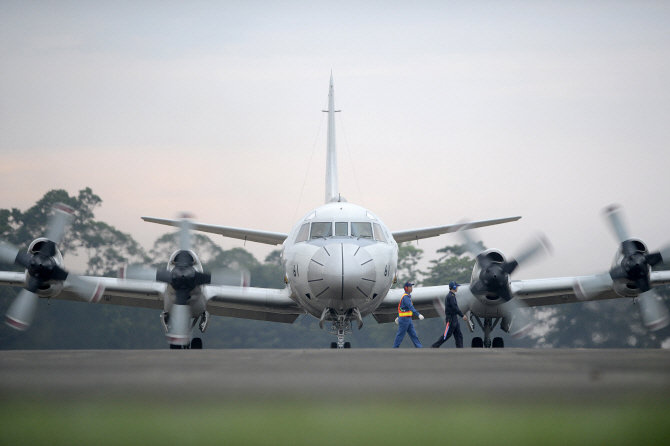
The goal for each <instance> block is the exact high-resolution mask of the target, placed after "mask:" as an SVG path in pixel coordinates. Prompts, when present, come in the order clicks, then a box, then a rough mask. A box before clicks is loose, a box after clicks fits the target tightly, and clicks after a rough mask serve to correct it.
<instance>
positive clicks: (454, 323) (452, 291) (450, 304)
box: [430, 282, 468, 348]
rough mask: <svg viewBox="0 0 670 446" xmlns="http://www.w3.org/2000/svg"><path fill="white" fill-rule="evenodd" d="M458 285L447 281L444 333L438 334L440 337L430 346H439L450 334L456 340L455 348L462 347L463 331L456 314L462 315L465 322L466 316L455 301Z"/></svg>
mask: <svg viewBox="0 0 670 446" xmlns="http://www.w3.org/2000/svg"><path fill="white" fill-rule="evenodd" d="M459 286H460V285H459V284H457V283H456V282H451V283H449V293H447V297H446V299H444V312H445V313H446V314H447V317H446V321H447V327H446V328H445V329H444V334H443V335H442V336H440V339H438V340H437V342H435V343H434V344H433V345H431V346H430V347H431V348H439V347H440V345H442V344H444V343H445V342H446V341H447V339H449V338H450V337H451V335H452V334H453V335H454V341H456V348H463V333H461V324H460V323H459V322H458V317H457V316H460V317H462V318H463V320H464V321H466V322H467V320H468V318H467V317H466V316H464V315H463V313H462V312H461V309H460V308H458V302H456V292H457V291H458V287H459Z"/></svg>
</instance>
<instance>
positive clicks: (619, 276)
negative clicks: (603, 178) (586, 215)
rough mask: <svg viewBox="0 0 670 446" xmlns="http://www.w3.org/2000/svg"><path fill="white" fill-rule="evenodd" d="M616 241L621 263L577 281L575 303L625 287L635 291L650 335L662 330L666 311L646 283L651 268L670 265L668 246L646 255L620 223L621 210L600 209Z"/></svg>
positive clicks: (669, 319) (668, 318)
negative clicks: (618, 243) (665, 264)
mask: <svg viewBox="0 0 670 446" xmlns="http://www.w3.org/2000/svg"><path fill="white" fill-rule="evenodd" d="M603 213H604V216H605V218H606V219H607V221H608V223H609V225H610V227H611V229H612V231H613V232H614V234H615V235H616V238H617V239H618V240H619V242H620V243H621V245H620V249H621V255H622V259H621V262H620V263H619V264H618V265H616V266H614V267H613V268H612V269H610V270H609V271H607V272H605V273H602V274H598V275H596V276H592V277H588V278H583V279H579V280H577V281H576V282H575V283H574V285H573V288H574V291H575V294H576V295H577V297H578V298H579V299H582V300H588V299H592V298H593V297H595V296H597V295H598V294H600V293H602V292H603V291H606V290H608V289H612V287H613V285H614V284H615V283H617V282H618V283H622V282H623V283H626V284H627V285H628V288H629V289H632V290H635V289H637V290H639V291H640V293H641V294H640V295H639V297H638V301H639V303H640V312H641V314H642V322H643V323H644V326H645V327H646V328H647V329H648V330H651V331H654V330H658V329H661V328H663V327H666V326H667V325H668V323H670V315H669V314H668V309H667V307H666V306H665V304H664V303H663V301H662V299H661V298H660V296H659V295H658V294H657V293H656V292H655V291H654V290H653V289H652V288H651V284H650V283H649V279H650V273H651V267H653V266H656V265H661V264H664V263H670V244H668V245H666V246H665V247H663V248H662V249H661V250H659V251H658V252H653V253H650V252H647V249H646V247H645V246H644V244H643V243H642V242H640V241H639V240H637V239H634V238H631V237H629V236H628V231H627V229H626V226H625V225H624V223H623V210H622V209H621V207H619V206H618V205H611V206H608V207H606V208H605V209H603Z"/></svg>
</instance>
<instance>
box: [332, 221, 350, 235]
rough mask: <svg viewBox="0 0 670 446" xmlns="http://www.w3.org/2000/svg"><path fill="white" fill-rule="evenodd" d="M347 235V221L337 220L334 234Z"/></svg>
mask: <svg viewBox="0 0 670 446" xmlns="http://www.w3.org/2000/svg"><path fill="white" fill-rule="evenodd" d="M347 235H349V223H348V222H346V221H338V222H337V223H335V236H336V237H346V236H347Z"/></svg>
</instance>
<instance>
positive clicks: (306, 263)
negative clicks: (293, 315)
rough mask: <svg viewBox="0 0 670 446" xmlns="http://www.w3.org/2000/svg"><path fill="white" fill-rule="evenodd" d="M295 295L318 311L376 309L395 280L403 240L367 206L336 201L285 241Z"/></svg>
mask: <svg viewBox="0 0 670 446" xmlns="http://www.w3.org/2000/svg"><path fill="white" fill-rule="evenodd" d="M282 263H283V266H284V271H285V275H286V279H287V282H288V285H289V287H290V289H291V297H292V298H293V299H294V300H296V301H298V302H300V304H301V305H302V306H303V307H304V308H305V310H306V311H307V312H308V313H310V314H311V315H313V316H316V317H317V318H318V317H321V315H322V314H323V313H324V310H326V309H330V310H331V311H333V312H334V313H335V314H345V313H347V312H348V311H351V310H356V309H357V310H358V311H360V313H361V316H366V315H367V314H370V313H371V312H372V311H373V310H374V309H376V308H377V307H378V306H379V304H380V303H381V302H382V300H384V297H385V296H386V294H387V293H388V291H389V289H390V288H391V285H393V281H394V278H395V276H396V271H397V265H398V244H397V243H396V242H395V240H393V237H392V236H391V232H390V231H389V230H388V228H387V227H386V225H385V224H384V223H383V222H382V221H381V220H380V219H379V218H378V217H377V216H376V215H374V214H373V213H372V212H370V211H368V210H367V209H365V208H363V207H361V206H357V205H354V204H350V203H347V202H345V201H341V202H340V201H333V202H331V203H328V204H325V205H323V206H321V207H319V208H317V209H315V210H313V211H311V212H309V213H308V214H307V215H305V216H304V217H303V218H302V219H300V221H299V222H298V224H296V225H295V226H294V228H293V230H292V231H291V232H290V234H289V236H288V238H287V239H286V241H285V242H284V245H283V249H282Z"/></svg>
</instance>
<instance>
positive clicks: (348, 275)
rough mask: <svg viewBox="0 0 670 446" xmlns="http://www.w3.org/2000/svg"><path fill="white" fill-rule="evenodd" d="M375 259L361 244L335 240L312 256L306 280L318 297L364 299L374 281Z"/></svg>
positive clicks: (326, 298)
mask: <svg viewBox="0 0 670 446" xmlns="http://www.w3.org/2000/svg"><path fill="white" fill-rule="evenodd" d="M375 278H376V271H375V263H374V261H373V259H372V256H370V253H369V252H368V251H367V250H366V249H365V248H363V247H362V246H358V245H354V244H350V243H335V244H332V245H327V246H324V247H323V248H321V249H319V250H318V251H317V252H316V254H314V256H313V257H312V260H311V261H310V263H309V268H308V272H307V280H308V283H309V286H310V289H311V290H312V296H313V298H315V299H317V300H330V299H332V300H356V301H359V300H367V299H370V298H371V294H372V289H373V288H374V285H375Z"/></svg>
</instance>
